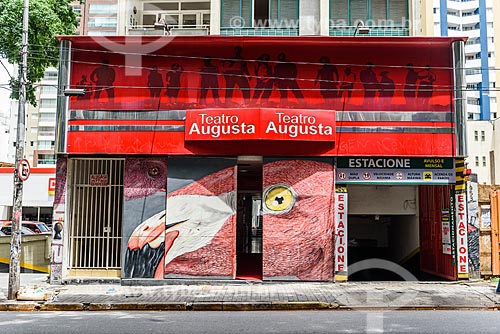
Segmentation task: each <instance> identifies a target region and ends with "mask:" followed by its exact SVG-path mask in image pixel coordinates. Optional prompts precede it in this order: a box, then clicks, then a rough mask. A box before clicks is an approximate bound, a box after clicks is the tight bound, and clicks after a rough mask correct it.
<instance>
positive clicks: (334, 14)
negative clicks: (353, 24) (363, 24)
mask: <svg viewBox="0 0 500 334" xmlns="http://www.w3.org/2000/svg"><path fill="white" fill-rule="evenodd" d="M347 2H348V0H331V1H330V18H331V19H332V21H333V23H334V24H335V25H336V26H337V25H349V23H348V22H347V19H348V13H347V8H348V6H347Z"/></svg>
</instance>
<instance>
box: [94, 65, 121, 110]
mask: <svg viewBox="0 0 500 334" xmlns="http://www.w3.org/2000/svg"><path fill="white" fill-rule="evenodd" d="M90 81H92V82H93V83H95V86H96V87H95V94H94V100H99V98H100V97H101V92H103V91H104V92H106V94H107V95H108V101H109V102H113V100H114V98H115V89H114V87H113V83H114V82H115V70H114V69H112V68H111V67H109V61H108V60H107V59H104V60H103V61H102V65H101V66H99V67H98V68H96V69H94V70H93V71H92V73H90Z"/></svg>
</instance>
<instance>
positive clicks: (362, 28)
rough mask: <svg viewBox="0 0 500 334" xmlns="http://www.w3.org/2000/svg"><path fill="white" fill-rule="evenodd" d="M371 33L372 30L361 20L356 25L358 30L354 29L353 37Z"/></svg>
mask: <svg viewBox="0 0 500 334" xmlns="http://www.w3.org/2000/svg"><path fill="white" fill-rule="evenodd" d="M369 32H370V28H369V27H366V26H365V23H364V22H363V21H361V20H359V21H358V24H357V25H356V29H354V34H353V35H352V36H353V37H356V34H360V35H368V33H369Z"/></svg>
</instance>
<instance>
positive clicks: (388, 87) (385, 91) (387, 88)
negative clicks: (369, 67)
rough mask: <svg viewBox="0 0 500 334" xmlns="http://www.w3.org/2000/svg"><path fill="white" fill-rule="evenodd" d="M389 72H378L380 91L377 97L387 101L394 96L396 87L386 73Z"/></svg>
mask: <svg viewBox="0 0 500 334" xmlns="http://www.w3.org/2000/svg"><path fill="white" fill-rule="evenodd" d="M388 74H389V72H387V71H383V72H381V73H380V76H381V78H380V93H379V97H380V98H384V100H385V101H389V102H390V99H392V97H393V96H394V90H395V89H396V87H395V85H394V80H392V79H391V78H389V77H388V76H387V75H388Z"/></svg>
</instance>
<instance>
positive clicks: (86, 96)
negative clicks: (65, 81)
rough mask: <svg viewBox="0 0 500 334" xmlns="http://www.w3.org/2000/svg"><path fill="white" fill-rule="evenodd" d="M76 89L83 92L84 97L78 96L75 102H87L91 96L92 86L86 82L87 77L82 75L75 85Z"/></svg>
mask: <svg viewBox="0 0 500 334" xmlns="http://www.w3.org/2000/svg"><path fill="white" fill-rule="evenodd" d="M76 88H77V89H83V90H85V94H84V95H79V96H77V97H76V99H77V100H88V99H90V97H91V96H92V85H91V84H90V82H88V81H87V76H86V75H85V74H84V75H82V78H81V80H80V82H78V83H77V84H76Z"/></svg>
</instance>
